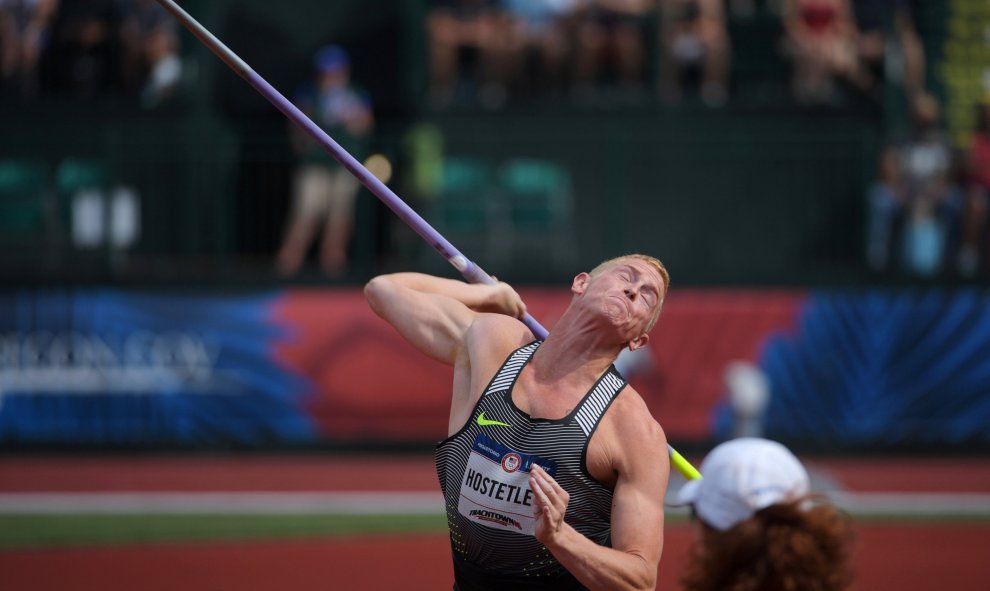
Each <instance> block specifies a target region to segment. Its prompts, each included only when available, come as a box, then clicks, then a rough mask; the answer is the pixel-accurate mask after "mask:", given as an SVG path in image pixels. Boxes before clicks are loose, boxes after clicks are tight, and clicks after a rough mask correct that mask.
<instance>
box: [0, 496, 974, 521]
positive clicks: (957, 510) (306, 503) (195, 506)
mask: <svg viewBox="0 0 990 591" xmlns="http://www.w3.org/2000/svg"><path fill="white" fill-rule="evenodd" d="M827 497H828V498H830V499H831V500H832V501H833V502H835V504H836V505H838V506H839V507H841V508H842V509H844V510H845V511H847V512H848V513H849V514H851V515H853V516H858V515H861V516H917V517H990V493H894V492H872V493H851V492H839V491H832V492H829V493H827ZM443 510H444V509H443V497H442V496H441V494H440V492H439V491H437V492H422V491H416V492H402V491H398V492H381V491H355V492H255V491H252V492H236V491H234V492H144V491H141V492H112V493H107V492H69V493H47V492H45V493H0V514H18V513H21V514H23V513H50V514H68V513H102V514H129V513H148V514H180V513H185V514H221V515H223V514H226V515H231V514H273V515H274V514H280V515H303V514H311V515H312V514H332V513H336V514H352V515H397V514H405V515H410V514H417V515H431V514H436V515H440V514H442V513H443ZM667 511H668V512H669V513H670V514H674V515H676V514H682V513H686V508H683V507H671V506H668V507H667Z"/></svg>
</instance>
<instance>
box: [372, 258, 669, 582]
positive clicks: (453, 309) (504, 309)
mask: <svg viewBox="0 0 990 591" xmlns="http://www.w3.org/2000/svg"><path fill="white" fill-rule="evenodd" d="M668 282H669V278H668V275H667V271H666V269H664V267H663V265H662V264H661V263H660V261H658V260H657V259H654V258H652V257H648V256H645V255H638V254H637V255H628V256H623V257H619V258H617V259H612V260H609V261H606V262H604V263H602V264H601V265H599V266H598V267H596V268H595V269H594V270H592V271H591V272H590V273H580V274H578V275H577V276H576V277H575V278H574V280H573V282H572V284H571V292H572V294H573V297H572V300H571V303H570V305H569V306H568V308H567V310H566V311H565V312H564V314H563V316H561V318H560V320H559V321H558V322H557V324H556V325H555V326H554V327H553V332H551V333H550V336H549V337H547V339H546V340H545V341H542V342H541V341H538V340H535V337H534V335H533V333H532V332H530V330H529V329H528V328H527V327H526V326H525V325H524V324H523V323H522V322H520V321H519V320H518V318H520V317H522V316H523V315H524V314H525V306H524V304H523V303H522V301H521V299H520V298H519V295H518V294H517V293H516V292H515V291H514V290H513V289H512V288H511V287H509V286H508V285H506V284H505V283H497V284H495V285H482V284H477V285H472V284H468V283H464V282H462V281H456V280H451V279H443V278H439V277H433V276H429V275H422V274H417V273H398V274H393V275H382V276H379V277H376V278H374V279H372V280H371V281H370V282H369V283H368V284H367V286H366V287H365V290H364V291H365V295H366V296H367V298H368V302H369V304H370V305H371V307H372V309H373V310H374V311H375V312H376V313H377V314H378V315H379V316H381V317H382V318H384V319H385V320H386V321H387V322H389V323H390V324H392V326H394V327H395V329H396V330H398V331H399V333H400V334H401V335H402V336H403V337H405V338H406V339H407V340H408V341H409V342H410V343H412V344H413V345H414V346H415V347H416V348H417V349H419V350H420V351H422V352H423V353H425V354H426V355H429V356H430V357H432V358H434V359H437V360H439V361H442V362H444V363H448V364H450V365H452V366H453V367H454V384H453V395H452V398H451V405H450V419H449V423H448V428H447V430H448V435H449V436H448V437H447V439H446V440H444V441H443V442H441V443H440V444H439V445H438V446H437V452H436V465H437V473H438V475H439V477H440V487H441V489H442V490H443V494H444V498H445V501H446V511H447V522H448V525H449V527H450V541H451V547H452V550H453V558H454V579H455V584H454V589H455V590H458V591H475V590H489V589H491V590H498V591H509V590H519V589H522V590H527V589H534V590H535V589H540V590H549V589H554V590H556V589H641V590H646V589H649V590H653V589H654V588H655V586H656V573H657V564H658V562H659V560H660V553H661V550H662V549H663V505H662V503H663V497H664V493H665V491H666V488H667V477H668V473H669V460H668V457H667V441H666V437H665V435H664V433H663V430H662V429H661V428H660V425H659V424H657V422H656V421H655V420H654V419H653V417H652V416H651V415H650V412H649V410H648V409H647V407H646V404H645V403H644V402H643V399H642V398H641V397H640V396H639V394H637V393H636V392H635V391H634V390H633V389H632V387H630V386H629V385H628V384H627V383H626V381H625V379H624V378H623V377H622V376H621V375H619V373H618V372H617V371H616V370H615V368H614V367H613V365H612V362H613V361H614V360H615V358H616V357H617V356H618V354H619V352H620V351H622V350H623V349H624V348H626V347H628V348H630V349H638V348H640V347H642V346H644V345H646V343H647V341H648V340H649V336H648V334H647V333H648V332H649V331H650V329H652V328H653V325H654V324H655V323H656V321H657V317H658V316H659V314H660V308H661V305H662V304H663V299H664V296H665V295H666V291H667V285H668Z"/></svg>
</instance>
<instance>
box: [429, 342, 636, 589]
mask: <svg viewBox="0 0 990 591" xmlns="http://www.w3.org/2000/svg"><path fill="white" fill-rule="evenodd" d="M540 344H541V341H536V342H533V343H531V344H529V345H526V346H524V347H522V348H520V349H518V350H516V351H515V352H513V353H512V354H510V355H509V357H508V359H507V360H506V361H505V363H504V364H503V366H502V367H501V368H500V369H499V371H498V373H497V374H496V375H495V377H494V378H493V379H492V380H491V383H490V384H489V385H488V387H487V388H486V389H485V391H484V392H483V393H482V395H481V398H480V399H479V401H478V403H477V405H476V406H475V408H474V410H473V412H472V414H471V418H470V420H469V421H468V423H467V424H466V425H465V426H464V427H463V428H462V429H461V430H460V431H459V432H457V433H456V434H454V435H452V436H451V437H449V438H448V439H446V440H445V441H443V442H441V443H440V444H439V445H438V446H437V450H436V468H437V474H438V476H439V479H440V486H441V489H442V490H443V493H444V500H445V505H446V513H447V522H448V525H449V527H450V537H451V545H452V548H453V551H454V552H455V554H456V555H457V557H456V558H458V559H460V560H461V561H464V562H468V563H470V564H471V565H473V566H474V567H481V568H483V569H484V571H485V572H486V576H488V577H489V578H490V577H492V576H494V577H495V578H494V579H492V580H493V581H501V584H503V585H505V584H510V583H511V582H512V581H513V580H515V581H516V582H519V579H521V578H524V579H530V580H532V579H540V578H544V580H551V579H556V578H559V577H561V576H566V577H570V575H569V574H567V573H566V571H565V570H564V568H563V567H562V566H561V565H560V563H559V562H557V560H556V559H555V558H554V557H553V555H551V554H550V552H549V551H548V550H547V549H546V548H545V547H544V546H543V545H542V544H541V543H540V542H539V541H537V540H536V538H535V537H533V536H531V535H526V534H523V533H519V532H513V531H506V530H502V529H496V528H491V527H486V526H484V525H479V524H478V523H475V522H472V521H469V520H468V519H467V518H465V517H463V516H462V515H461V514H460V513H459V512H458V501H459V497H460V494H461V484H462V481H463V480H464V478H465V475H466V468H467V464H468V461H469V457H470V454H471V452H472V446H473V444H474V442H475V440H476V439H477V438H478V436H479V434H480V435H483V436H485V437H488V438H491V439H493V440H495V441H497V442H498V443H499V444H501V445H504V446H506V447H508V448H510V449H512V450H515V451H518V452H520V453H522V454H531V455H535V456H538V457H540V458H545V459H547V460H550V461H552V462H554V463H555V464H556V473H555V474H554V478H555V479H556V480H557V482H558V483H559V484H560V486H561V487H563V488H564V490H566V491H567V492H568V493H569V494H570V502H569V504H568V508H567V513H566V515H565V519H566V520H567V522H568V523H569V524H571V525H572V526H573V527H574V528H575V529H576V530H577V531H579V532H581V533H582V534H584V535H585V536H587V537H588V538H590V539H591V540H593V541H594V542H596V543H598V544H600V545H606V546H608V545H611V535H610V520H611V506H612V492H611V491H610V490H609V489H607V488H605V487H604V486H603V485H601V484H600V483H599V482H597V481H596V480H594V479H593V478H592V477H591V476H590V475H589V474H588V472H587V469H586V467H585V453H586V450H587V446H588V442H589V440H590V438H591V435H592V434H593V433H594V430H595V427H596V426H597V425H598V423H599V421H600V420H601V418H602V416H603V415H604V413H605V411H606V410H607V409H608V407H609V405H610V404H611V403H612V401H613V400H614V399H615V396H616V395H617V394H618V393H619V392H620V391H621V390H622V389H623V388H624V387H625V385H626V381H625V380H624V379H623V378H622V376H621V375H619V373H618V372H617V371H616V370H615V367H614V366H613V367H610V368H609V369H608V370H607V371H606V372H605V373H604V374H603V375H602V377H601V378H600V379H599V381H598V382H597V383H596V384H595V386H594V387H593V388H592V389H591V391H589V392H588V393H587V394H586V395H585V397H584V398H583V399H582V401H581V402H580V403H579V404H578V406H577V407H576V408H575V410H574V411H572V412H571V413H570V414H569V415H568V416H567V417H565V418H563V419H560V420H547V419H535V420H534V419H531V418H530V417H529V416H528V415H527V414H525V413H523V412H522V411H520V410H519V409H518V408H517V407H516V406H515V404H513V403H512V387H513V385H514V384H515V381H516V378H517V377H518V376H519V373H520V371H521V370H522V368H523V366H525V364H526V363H527V362H528V361H529V360H530V358H531V357H532V355H533V353H535V351H536V350H537V348H538V347H539V346H540ZM481 413H484V416H485V419H487V421H489V423H488V424H487V425H485V426H481V425H479V424H478V422H477V419H478V417H479V416H480V415H481ZM491 421H495V422H498V423H505V424H507V425H511V427H506V426H501V425H494V424H492V423H491ZM454 564H455V570H456V569H457V564H458V560H455V561H454ZM498 576H504V577H505V578H504V579H499V578H498ZM571 580H573V579H571ZM503 588H506V587H503ZM548 588H550V587H548ZM561 588H563V587H561Z"/></svg>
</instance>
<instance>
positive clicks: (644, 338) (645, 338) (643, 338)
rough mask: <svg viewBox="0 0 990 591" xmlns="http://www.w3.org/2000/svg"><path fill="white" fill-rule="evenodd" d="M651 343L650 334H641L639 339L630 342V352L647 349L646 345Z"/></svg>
mask: <svg viewBox="0 0 990 591" xmlns="http://www.w3.org/2000/svg"><path fill="white" fill-rule="evenodd" d="M649 342H650V335H648V334H641V335H639V336H638V337H636V338H635V339H633V340H631V341H629V350H630V351H635V350H636V349H639V348H642V347H645V346H646V343H649Z"/></svg>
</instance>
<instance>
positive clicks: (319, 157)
mask: <svg viewBox="0 0 990 591" xmlns="http://www.w3.org/2000/svg"><path fill="white" fill-rule="evenodd" d="M313 64H314V66H315V68H316V71H317V79H316V85H315V88H311V89H307V90H306V91H304V92H303V93H301V94H300V96H299V97H298V100H297V104H298V106H299V108H300V109H301V110H303V111H304V112H307V113H308V114H309V115H310V117H311V118H312V119H313V121H314V122H316V123H317V124H319V125H320V126H321V127H322V128H323V130H324V131H326V132H327V133H328V134H329V135H330V137H332V138H333V139H334V140H335V141H336V142H337V143H338V144H340V146H341V147H343V148H344V149H345V150H346V151H347V152H348V153H349V154H350V155H351V156H354V157H355V158H357V159H362V158H363V157H364V155H365V154H364V153H365V152H366V150H367V145H366V144H367V142H368V140H369V139H370V134H371V131H372V126H373V125H374V118H373V115H372V110H371V101H370V99H369V98H368V97H367V95H366V94H365V93H364V92H362V91H361V90H359V89H357V88H356V87H354V86H353V85H352V84H351V74H350V58H349V56H348V54H347V52H346V51H345V50H344V49H342V48H341V47H338V46H335V45H331V46H327V47H324V48H322V49H320V50H319V51H318V52H317V53H316V56H315V58H314V60H313ZM290 134H291V139H292V145H293V149H294V150H295V152H296V153H297V155H298V156H299V157H300V165H299V167H298V168H297V169H296V172H295V175H294V178H293V195H292V212H291V214H290V216H291V217H290V220H289V226H288V229H287V231H286V234H285V238H284V240H283V242H282V246H281V249H280V250H279V253H278V260H277V266H278V270H279V271H280V272H281V273H282V274H284V275H290V274H293V273H295V272H297V271H298V270H299V268H300V267H301V266H302V263H303V260H304V259H305V257H306V251H307V250H308V249H309V246H310V244H311V243H312V241H313V239H314V238H315V237H316V234H317V232H318V231H319V225H320V223H321V221H322V222H323V243H322V245H321V249H320V266H321V267H322V269H323V270H324V271H325V272H326V273H328V274H331V275H339V274H341V273H342V272H344V271H345V270H346V269H347V265H348V257H347V248H348V245H349V242H350V238H351V229H352V226H353V223H354V220H353V215H354V198H355V197H356V195H357V192H358V189H359V188H360V184H359V182H358V180H357V179H356V178H354V176H352V175H351V173H350V172H348V171H347V169H345V168H344V167H343V166H341V165H340V164H338V163H337V162H336V161H335V160H333V159H332V158H331V157H330V156H329V155H328V154H326V152H324V150H323V149H322V148H321V147H320V146H319V145H317V144H316V142H314V141H313V140H312V139H311V138H309V137H308V136H307V135H306V134H305V133H304V132H303V131H301V130H300V129H299V128H297V127H296V126H294V125H293V126H292V127H291V128H290Z"/></svg>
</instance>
